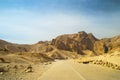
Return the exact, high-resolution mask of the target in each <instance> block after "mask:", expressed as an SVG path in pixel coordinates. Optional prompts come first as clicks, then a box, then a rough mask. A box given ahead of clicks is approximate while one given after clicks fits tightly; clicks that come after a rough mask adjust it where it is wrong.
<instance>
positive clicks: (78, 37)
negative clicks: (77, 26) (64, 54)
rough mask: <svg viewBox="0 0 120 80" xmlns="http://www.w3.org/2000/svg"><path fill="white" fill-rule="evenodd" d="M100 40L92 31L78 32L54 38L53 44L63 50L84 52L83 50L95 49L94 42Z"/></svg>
mask: <svg viewBox="0 0 120 80" xmlns="http://www.w3.org/2000/svg"><path fill="white" fill-rule="evenodd" d="M96 41H98V39H96V38H95V37H94V36H93V35H92V33H89V34H87V33H86V32H84V31H82V32H78V33H76V34H68V35H61V36H58V37H57V38H56V39H53V40H52V43H51V44H52V45H54V46H55V47H56V48H58V49H61V50H67V51H72V52H77V53H78V54H84V52H83V50H90V51H93V50H94V43H95V42H96Z"/></svg>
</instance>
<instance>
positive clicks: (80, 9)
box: [0, 0, 120, 44]
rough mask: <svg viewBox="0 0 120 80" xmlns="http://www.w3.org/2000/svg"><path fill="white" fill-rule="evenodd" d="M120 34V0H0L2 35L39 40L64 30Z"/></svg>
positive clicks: (16, 40)
mask: <svg viewBox="0 0 120 80" xmlns="http://www.w3.org/2000/svg"><path fill="white" fill-rule="evenodd" d="M79 31H86V32H87V33H89V32H92V33H93V34H94V35H95V36H96V37H97V38H103V37H112V36H115V35H119V34H120V0H0V39H3V40H7V41H9V42H14V43H30V44H31V43H36V42H38V41H41V40H51V39H52V38H55V37H56V36H58V35H61V34H69V33H77V32H79Z"/></svg>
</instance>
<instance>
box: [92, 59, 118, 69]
mask: <svg viewBox="0 0 120 80" xmlns="http://www.w3.org/2000/svg"><path fill="white" fill-rule="evenodd" d="M91 63H93V64H97V65H102V66H105V67H109V68H112V69H116V70H120V66H119V65H117V64H114V63H111V62H108V61H103V60H94V61H92V62H91Z"/></svg>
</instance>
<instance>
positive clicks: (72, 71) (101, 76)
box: [0, 60, 120, 80]
mask: <svg viewBox="0 0 120 80" xmlns="http://www.w3.org/2000/svg"><path fill="white" fill-rule="evenodd" d="M119 79H120V71H119V70H114V69H111V68H107V67H102V66H100V65H94V64H83V63H78V62H77V61H74V60H56V61H55V62H53V63H52V64H42V65H41V64H36V65H33V72H30V73H25V72H22V71H20V73H15V71H14V72H11V73H7V72H6V73H5V74H3V75H2V74H0V80H119Z"/></svg>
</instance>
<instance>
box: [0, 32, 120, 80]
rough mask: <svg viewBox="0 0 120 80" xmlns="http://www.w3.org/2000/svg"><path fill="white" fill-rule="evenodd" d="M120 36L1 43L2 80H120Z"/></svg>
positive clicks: (81, 34) (80, 35)
mask: <svg viewBox="0 0 120 80" xmlns="http://www.w3.org/2000/svg"><path fill="white" fill-rule="evenodd" d="M119 75H120V35H117V36H115V37H112V38H103V39H97V38H96V37H95V36H94V35H93V34H92V33H86V32H84V31H81V32H78V33H75V34H64V35H60V36H58V37H56V38H55V39H52V40H51V41H39V42H38V43H35V44H31V45H30V44H15V43H10V42H7V41H4V40H0V80H119V79H120V76H119Z"/></svg>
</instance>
